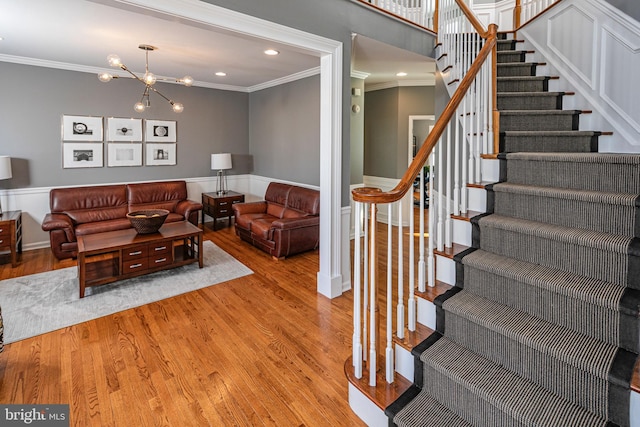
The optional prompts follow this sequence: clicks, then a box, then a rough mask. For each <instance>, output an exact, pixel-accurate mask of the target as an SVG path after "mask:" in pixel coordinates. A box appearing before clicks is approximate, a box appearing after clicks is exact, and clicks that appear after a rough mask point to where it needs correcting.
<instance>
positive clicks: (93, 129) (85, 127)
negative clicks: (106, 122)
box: [62, 116, 102, 141]
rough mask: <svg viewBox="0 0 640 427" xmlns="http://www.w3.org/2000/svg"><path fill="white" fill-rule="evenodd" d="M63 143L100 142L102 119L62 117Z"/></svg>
mask: <svg viewBox="0 0 640 427" xmlns="http://www.w3.org/2000/svg"><path fill="white" fill-rule="evenodd" d="M62 140H63V141H102V117H91V116H62Z"/></svg>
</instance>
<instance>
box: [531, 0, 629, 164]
mask: <svg viewBox="0 0 640 427" xmlns="http://www.w3.org/2000/svg"><path fill="white" fill-rule="evenodd" d="M520 34H522V35H523V36H524V39H525V40H526V44H525V47H524V48H525V49H527V50H535V51H536V53H535V54H534V55H533V58H531V59H533V60H536V61H538V62H546V63H547V64H548V65H547V67H545V68H544V71H543V72H544V74H548V75H559V76H560V79H559V80H552V81H551V82H550V85H549V90H551V91H555V90H559V91H565V92H567V91H573V92H576V95H575V96H566V97H565V98H564V100H565V102H564V108H565V109H577V110H592V111H593V113H592V114H583V115H582V116H581V117H580V129H581V130H597V131H613V135H611V136H601V137H600V151H602V152H632V153H636V152H640V103H638V102H637V100H638V99H639V98H640V79H638V78H637V77H636V75H635V74H634V71H635V70H640V23H639V22H638V21H636V20H634V19H632V18H630V17H629V16H627V15H625V14H624V13H622V12H620V11H619V10H617V9H615V8H613V7H612V6H611V5H609V4H608V3H606V2H602V1H597V0H564V1H563V2H561V3H560V4H558V5H557V6H556V7H554V8H552V9H550V10H549V11H548V12H546V13H545V14H544V15H542V16H541V18H539V19H536V20H535V21H532V22H531V23H529V24H527V25H526V26H525V27H524V28H522V30H521V32H520ZM539 74H540V73H539Z"/></svg>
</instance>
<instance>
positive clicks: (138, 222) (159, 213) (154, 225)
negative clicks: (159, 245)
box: [127, 209, 169, 234]
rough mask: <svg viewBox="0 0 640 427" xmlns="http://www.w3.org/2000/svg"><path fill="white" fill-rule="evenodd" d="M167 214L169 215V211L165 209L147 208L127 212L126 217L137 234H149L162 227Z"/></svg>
mask: <svg viewBox="0 0 640 427" xmlns="http://www.w3.org/2000/svg"><path fill="white" fill-rule="evenodd" d="M167 215H169V211H168V210H166V209H148V210H143V211H134V212H129V213H128V214H127V218H129V221H130V222H131V225H132V226H133V228H135V229H136V231H137V232H138V234H151V233H155V232H157V231H158V230H159V229H160V227H162V224H164V221H165V220H166V219H167Z"/></svg>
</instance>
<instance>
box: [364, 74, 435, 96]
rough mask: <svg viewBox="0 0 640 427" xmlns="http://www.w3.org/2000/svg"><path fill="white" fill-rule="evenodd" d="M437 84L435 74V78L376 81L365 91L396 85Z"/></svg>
mask: <svg viewBox="0 0 640 427" xmlns="http://www.w3.org/2000/svg"><path fill="white" fill-rule="evenodd" d="M435 85H436V77H435V75H434V76H433V78H431V79H423V80H402V81H391V82H384V83H376V84H372V85H368V86H367V87H366V88H365V92H373V91H375V90H382V89H390V88H394V87H415V86H435Z"/></svg>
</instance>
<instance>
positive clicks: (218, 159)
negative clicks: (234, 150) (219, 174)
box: [211, 153, 231, 170]
mask: <svg viewBox="0 0 640 427" xmlns="http://www.w3.org/2000/svg"><path fill="white" fill-rule="evenodd" d="M224 169H231V154H230V153H219V154H212V155H211V170H224Z"/></svg>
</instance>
